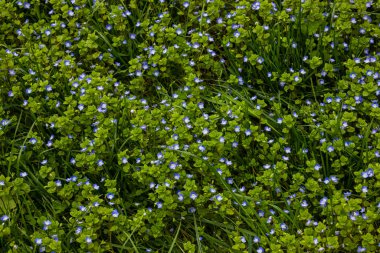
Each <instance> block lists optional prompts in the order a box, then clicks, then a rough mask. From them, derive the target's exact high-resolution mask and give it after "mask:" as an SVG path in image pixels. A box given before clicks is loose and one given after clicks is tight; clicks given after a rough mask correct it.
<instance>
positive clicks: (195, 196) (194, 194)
mask: <svg viewBox="0 0 380 253" xmlns="http://www.w3.org/2000/svg"><path fill="white" fill-rule="evenodd" d="M197 197H198V194H197V193H196V192H194V191H192V192H191V193H190V198H191V199H192V200H195V199H196V198H197Z"/></svg>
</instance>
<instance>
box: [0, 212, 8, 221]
mask: <svg viewBox="0 0 380 253" xmlns="http://www.w3.org/2000/svg"><path fill="white" fill-rule="evenodd" d="M0 220H1V221H3V222H5V221H7V220H9V216H8V215H6V214H4V215H3V216H1V218H0Z"/></svg>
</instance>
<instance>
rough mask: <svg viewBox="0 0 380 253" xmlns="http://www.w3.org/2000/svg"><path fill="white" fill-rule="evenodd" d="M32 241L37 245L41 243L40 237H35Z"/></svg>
mask: <svg viewBox="0 0 380 253" xmlns="http://www.w3.org/2000/svg"><path fill="white" fill-rule="evenodd" d="M34 243H35V244H37V245H41V244H42V239H41V238H36V239H35V240H34Z"/></svg>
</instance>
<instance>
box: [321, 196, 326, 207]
mask: <svg viewBox="0 0 380 253" xmlns="http://www.w3.org/2000/svg"><path fill="white" fill-rule="evenodd" d="M327 201H328V198H327V197H323V198H322V199H321V200H320V201H319V204H320V205H321V206H322V207H326V205H327Z"/></svg>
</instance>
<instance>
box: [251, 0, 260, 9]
mask: <svg viewBox="0 0 380 253" xmlns="http://www.w3.org/2000/svg"><path fill="white" fill-rule="evenodd" d="M251 8H252V10H255V11H258V10H259V9H260V2H257V1H256V2H254V3H253V4H252V5H251Z"/></svg>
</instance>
